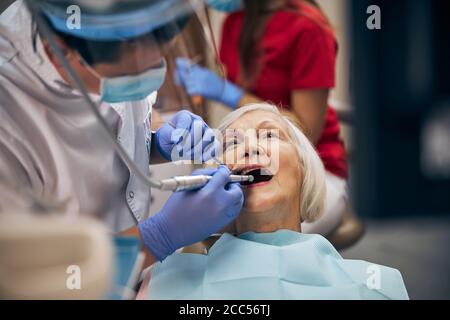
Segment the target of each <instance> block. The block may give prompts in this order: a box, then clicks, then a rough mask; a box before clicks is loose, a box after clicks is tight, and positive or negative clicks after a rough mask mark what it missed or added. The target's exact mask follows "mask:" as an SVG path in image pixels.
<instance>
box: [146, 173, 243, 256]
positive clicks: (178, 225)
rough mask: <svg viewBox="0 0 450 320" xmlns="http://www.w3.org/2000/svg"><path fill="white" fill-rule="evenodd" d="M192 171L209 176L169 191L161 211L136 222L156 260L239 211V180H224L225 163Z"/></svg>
mask: <svg viewBox="0 0 450 320" xmlns="http://www.w3.org/2000/svg"><path fill="white" fill-rule="evenodd" d="M195 174H206V175H212V176H213V178H212V179H211V180H210V181H209V182H208V183H207V184H206V185H205V186H204V187H203V188H201V189H199V190H196V191H185V192H176V193H173V194H172V195H171V196H170V198H169V200H168V201H167V203H166V204H165V206H164V207H163V208H162V209H161V211H159V212H158V213H157V214H156V215H154V216H152V217H150V218H148V219H147V220H146V221H144V222H142V223H140V224H139V225H138V227H139V231H140V233H141V237H142V239H143V242H144V244H145V245H146V247H147V248H148V250H150V251H151V252H152V253H153V255H154V256H155V257H156V258H158V259H159V260H160V261H162V260H164V259H165V258H166V257H167V256H169V255H171V254H172V253H173V252H174V251H175V250H177V249H179V248H181V247H184V246H187V245H190V244H193V243H195V242H198V241H202V240H204V239H206V238H207V237H208V236H210V235H211V234H213V233H215V232H217V231H219V230H220V229H222V228H223V227H225V226H226V225H227V224H229V223H230V222H232V221H233V220H234V219H235V218H236V217H237V216H238V214H239V213H240V211H241V208H242V205H243V203H244V195H243V193H242V189H241V187H240V186H239V184H237V183H228V181H229V180H228V179H229V176H230V170H228V168H227V167H225V166H220V167H219V169H213V170H211V169H203V170H197V171H196V172H195Z"/></svg>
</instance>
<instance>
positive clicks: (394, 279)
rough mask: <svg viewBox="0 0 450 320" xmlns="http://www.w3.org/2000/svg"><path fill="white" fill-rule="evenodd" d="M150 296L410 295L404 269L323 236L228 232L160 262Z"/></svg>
mask: <svg viewBox="0 0 450 320" xmlns="http://www.w3.org/2000/svg"><path fill="white" fill-rule="evenodd" d="M148 298H149V299H238V300H239V299H244V300H246V299H251V300H254V299H258V300H260V299H261V300H263V299H296V300H297V299H352V300H353V299H408V294H407V292H406V289H405V286H404V283H403V280H402V277H401V275H400V272H399V271H398V270H396V269H392V268H389V267H385V266H381V265H377V264H372V263H369V262H366V261H359V260H344V259H343V258H342V257H341V256H340V255H339V253H338V252H337V251H336V250H335V249H334V247H333V246H332V245H331V244H330V243H329V242H328V241H327V240H326V239H325V238H323V237H322V236H319V235H311V234H302V233H298V232H294V231H289V230H279V231H276V232H273V233H254V232H249V233H245V234H242V235H240V236H239V237H234V236H232V235H230V234H224V235H223V236H222V237H221V238H220V239H219V240H218V241H217V242H216V243H215V244H214V245H213V246H212V247H211V249H210V250H209V253H208V254H207V255H200V254H188V253H179V254H174V255H172V256H170V257H168V258H167V259H166V260H165V261H163V262H161V263H157V264H156V265H155V266H154V269H153V272H152V278H151V281H150V286H149V291H148Z"/></svg>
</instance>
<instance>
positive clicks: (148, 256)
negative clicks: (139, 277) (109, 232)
mask: <svg viewBox="0 0 450 320" xmlns="http://www.w3.org/2000/svg"><path fill="white" fill-rule="evenodd" d="M120 235H122V236H135V237H138V238H139V241H141V244H142V246H141V249H142V251H143V252H144V254H145V260H144V265H143V269H145V268H146V267H149V266H151V265H152V264H154V263H155V262H157V261H158V259H156V257H155V256H154V255H153V254H152V253H151V252H150V251H149V250H148V249H147V247H146V246H145V245H144V242H143V241H142V237H141V233H140V232H139V228H138V227H137V226H135V227H133V228H130V229H127V230H125V231H123V232H121V233H120Z"/></svg>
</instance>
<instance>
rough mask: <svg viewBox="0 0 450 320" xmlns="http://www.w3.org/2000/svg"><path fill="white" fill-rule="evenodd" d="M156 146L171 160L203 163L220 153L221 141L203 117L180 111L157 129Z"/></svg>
mask: <svg viewBox="0 0 450 320" xmlns="http://www.w3.org/2000/svg"><path fill="white" fill-rule="evenodd" d="M155 143H156V147H157V148H158V151H159V153H160V154H161V155H162V156H163V157H164V158H165V159H166V160H169V161H177V160H193V161H195V162H196V163H203V162H206V161H208V160H210V159H211V158H214V157H216V156H217V155H218V152H219V148H220V142H219V140H218V139H217V138H216V136H215V135H214V131H213V130H212V129H211V128H209V127H208V125H207V124H206V123H205V122H204V121H203V119H202V118H201V117H199V116H197V115H195V114H193V113H191V112H188V111H180V112H178V113H177V114H176V115H175V116H174V117H173V118H172V119H171V120H170V121H169V122H168V123H166V124H164V125H163V126H162V127H161V128H160V129H159V130H158V131H156V141H155Z"/></svg>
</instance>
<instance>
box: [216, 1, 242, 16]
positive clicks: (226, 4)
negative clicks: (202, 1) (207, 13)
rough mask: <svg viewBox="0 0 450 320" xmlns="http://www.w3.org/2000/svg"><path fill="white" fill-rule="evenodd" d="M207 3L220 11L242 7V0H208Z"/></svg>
mask: <svg viewBox="0 0 450 320" xmlns="http://www.w3.org/2000/svg"><path fill="white" fill-rule="evenodd" d="M208 5H209V6H210V7H211V8H214V9H216V10H218V11H222V12H228V13H230V12H235V11H238V10H240V9H242V0H208Z"/></svg>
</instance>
